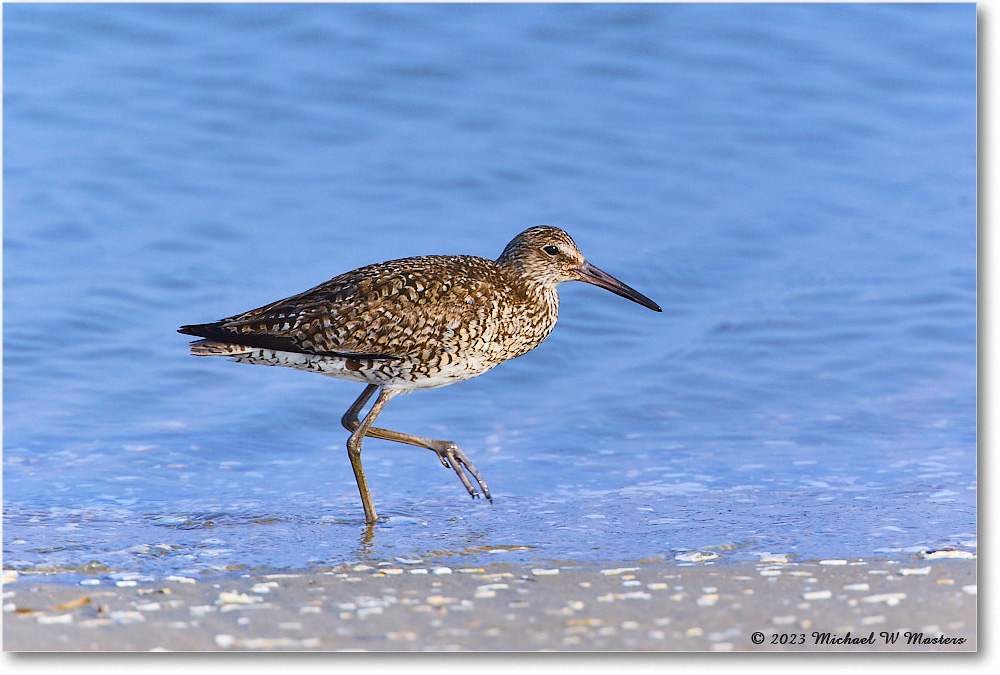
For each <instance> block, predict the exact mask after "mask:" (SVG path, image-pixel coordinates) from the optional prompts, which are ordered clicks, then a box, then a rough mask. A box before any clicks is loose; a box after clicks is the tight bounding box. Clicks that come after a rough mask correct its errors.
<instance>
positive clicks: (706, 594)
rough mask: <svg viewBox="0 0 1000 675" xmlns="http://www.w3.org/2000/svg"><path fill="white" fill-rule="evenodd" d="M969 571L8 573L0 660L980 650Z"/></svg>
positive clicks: (395, 567)
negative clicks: (80, 654)
mask: <svg viewBox="0 0 1000 675" xmlns="http://www.w3.org/2000/svg"><path fill="white" fill-rule="evenodd" d="M976 589H977V581H976V561H975V560H968V559H965V560H961V559H933V560H932V559H917V558H915V559H913V560H903V561H894V562H889V561H871V560H823V561H809V562H795V561H786V560H785V559H784V558H782V557H774V558H770V559H768V558H763V559H762V560H761V561H760V562H757V563H722V562H718V561H713V560H700V561H693V562H676V563H663V562H657V563H645V564H644V563H633V564H625V565H621V566H608V565H605V566H586V565H570V564H565V565H555V564H553V565H539V566H517V565H504V564H493V565H489V566H486V567H460V566H453V567H452V566H432V565H428V564H425V563H423V562H422V561H405V562H399V561H395V562H385V563H380V564H377V565H355V566H352V567H347V568H342V569H332V570H328V571H304V572H299V573H280V574H266V573H261V574H243V575H240V574H234V573H227V574H222V573H219V574H204V575H200V576H199V577H198V578H194V577H184V576H168V577H165V578H161V579H153V578H150V577H144V576H141V575H131V576H129V575H126V576H125V577H124V578H120V579H110V578H108V577H100V576H95V577H93V578H88V579H84V580H83V581H82V582H79V583H73V584H69V583H57V582H54V581H53V580H52V579H51V578H49V577H47V576H45V575H41V574H28V573H20V574H18V573H16V572H12V571H6V572H5V573H4V586H3V593H4V596H3V597H4V599H3V603H4V604H3V611H4V615H3V616H4V631H3V637H4V645H3V646H4V650H5V651H63V650H77V651H149V650H154V651H340V650H351V651H354V650H364V651H508V650H518V651H538V650H554V651H584V650H599V651H605V650H616V651H721V652H727V651H844V652H874V651H898V652H911V651H947V652H969V651H975V650H976V649H977V634H976V629H977V624H976V601H977V597H976Z"/></svg>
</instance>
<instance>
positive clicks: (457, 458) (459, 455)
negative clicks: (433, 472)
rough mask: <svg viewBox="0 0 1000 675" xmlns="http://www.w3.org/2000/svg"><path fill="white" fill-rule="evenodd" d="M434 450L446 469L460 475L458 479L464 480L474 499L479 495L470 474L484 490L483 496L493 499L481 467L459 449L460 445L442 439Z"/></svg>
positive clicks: (463, 482)
mask: <svg viewBox="0 0 1000 675" xmlns="http://www.w3.org/2000/svg"><path fill="white" fill-rule="evenodd" d="M432 450H434V452H436V453H437V456H438V459H439V460H441V464H443V465H444V467H445V468H446V469H454V471H455V473H456V474H457V475H458V479H459V480H460V481H462V485H464V486H465V489H466V490H467V491H468V492H469V496H471V497H472V498H473V499H475V498H476V497H478V496H479V492H478V491H477V490H476V487H475V486H474V485H473V484H472V481H470V480H469V476H472V478H473V479H475V481H476V483H477V484H478V485H479V488H480V489H481V490H482V491H483V496H484V497H486V499H488V500H489V501H491V502H492V501H493V497H491V496H490V489H489V488H488V487H487V486H486V482H485V481H483V477H482V476H481V475H479V469H477V468H476V465H475V464H473V463H472V461H470V460H469V458H468V457H466V456H465V453H464V452H462V451H461V450H460V449H459V447H458V445H456V444H455V443H452V442H451V441H441V445H440V446H439V447H436V448H432ZM466 474H468V475H466Z"/></svg>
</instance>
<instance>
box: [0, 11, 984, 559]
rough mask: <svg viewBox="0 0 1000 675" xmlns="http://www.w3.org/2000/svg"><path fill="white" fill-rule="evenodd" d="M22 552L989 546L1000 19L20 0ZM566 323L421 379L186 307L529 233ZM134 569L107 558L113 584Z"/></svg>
mask: <svg viewBox="0 0 1000 675" xmlns="http://www.w3.org/2000/svg"><path fill="white" fill-rule="evenodd" d="M3 18H4V55H3V56H4V139H3V140H4V143H3V147H4V157H3V159H4V212H3V215H4V223H3V224H4V228H3V245H4V258H3V262H4V265H3V282H4V294H3V297H4V305H3V310H4V312H3V359H4V362H3V366H4V368H3V385H4V389H3V395H4V437H3V442H4V455H3V459H4V485H3V487H4V493H3V498H4V529H3V536H4V563H5V565H8V566H13V567H18V568H32V567H48V566H51V567H54V568H56V569H58V568H62V567H66V568H70V569H78V568H80V567H81V566H85V565H88V564H92V563H96V564H97V565H98V566H105V567H106V568H108V569H111V570H130V571H135V570H138V571H141V572H148V573H165V572H178V571H185V570H187V571H190V570H204V569H208V568H212V567H227V566H247V567H258V566H259V567H265V568H293V567H303V566H310V565H319V566H322V565H336V564H340V563H344V562H350V561H354V560H359V559H361V560H392V559H394V558H402V559H404V560H415V559H423V560H428V561H429V560H434V561H442V562H448V561H452V562H456V561H462V562H465V563H469V564H482V563H487V562H501V561H518V562H525V561H546V560H560V561H580V562H606V561H615V560H635V559H641V558H665V559H668V560H672V559H673V558H674V556H675V555H676V554H678V553H679V552H682V551H686V550H690V549H699V550H712V551H716V552H719V553H721V554H722V555H723V556H728V558H729V559H742V558H748V559H752V558H753V557H754V556H755V555H756V554H758V553H760V552H773V553H785V554H789V555H794V556H801V557H803V558H814V557H822V556H827V557H828V556H837V557H846V556H862V557H880V556H884V557H890V556H894V555H901V554H906V553H908V552H911V551H915V550H917V549H920V548H923V547H939V546H962V547H971V546H975V538H976V511H975V504H976V463H975V461H976V314H975V311H976V267H975V253H976V210H975V199H976V192H975V170H976V145H975V142H976V137H975V133H976V128H975V123H976V107H975V106H976V80H975V67H976V52H975V39H976V34H975V29H976V26H975V20H976V17H975V7H974V5H971V4H969V5H947V6H934V5H931V6H928V5H906V6H899V5H885V6H883V5H854V6H844V5H799V6H796V5H791V6H788V5H782V6H772V5H749V6H732V5H722V6H719V5H704V6H703V5H621V6H616V5H582V6H581V5H568V6H566V5H558V6H549V5H478V6H462V5H457V6H456V5H402V6H397V5H378V6H368V5H331V6H326V5H293V6H285V5H254V6H249V5H238V4H237V5H188V4H184V5H134V6H129V5H100V6H87V5H21V4H14V5H8V6H6V7H4V17H3ZM541 223H547V224H553V225H558V226H561V227H564V228H565V229H567V230H568V231H569V232H570V233H571V234H572V235H573V236H574V237H575V238H576V240H577V243H578V244H579V246H580V248H581V249H582V250H583V252H584V253H585V254H586V255H587V256H588V258H589V259H590V260H591V261H592V262H593V263H594V264H596V265H598V266H599V267H601V268H603V269H606V270H607V271H609V272H611V273H613V274H615V275H616V276H618V277H620V278H622V279H623V280H625V281H626V282H627V283H629V284H631V285H633V286H635V287H636V288H638V289H639V290H640V291H642V292H643V293H645V294H646V295H648V296H650V297H651V298H653V299H654V300H656V301H657V302H658V303H659V304H660V305H661V306H662V307H663V308H664V312H663V313H662V314H655V313H653V312H650V311H648V310H646V309H644V308H642V307H640V306H638V305H636V304H633V303H629V302H627V301H626V300H623V299H621V298H619V297H616V296H614V295H612V294H610V293H607V292H605V291H603V290H600V289H598V288H596V287H593V286H585V285H583V284H567V285H564V286H563V287H562V290H561V295H562V312H561V319H560V324H559V326H558V327H557V329H556V330H555V332H554V333H553V334H552V336H551V337H550V338H549V339H548V341H547V342H546V343H545V344H544V345H542V346H541V347H540V348H538V349H537V350H535V351H534V352H531V353H530V354H528V355H526V356H524V357H522V358H519V359H517V360H515V361H512V362H509V363H506V364H503V365H502V366H500V367H498V368H497V369H495V370H494V371H492V372H490V373H488V374H486V375H485V376H483V377H481V378H478V379H475V380H472V381H469V382H465V383H462V384H458V385H455V386H453V387H447V388H444V389H438V390H434V391H430V392H418V393H416V394H414V395H412V396H407V397H399V398H396V399H394V400H393V401H392V402H391V403H390V405H389V407H388V408H387V410H386V412H385V413H384V415H383V416H382V417H381V418H380V419H379V422H380V424H383V425H384V426H387V427H389V428H392V429H400V430H404V431H409V432H412V433H419V434H423V435H430V436H435V437H439V438H446V439H450V440H454V441H456V442H458V443H459V444H460V445H461V446H462V447H463V448H464V449H465V451H466V452H467V453H468V454H469V455H470V456H471V457H472V458H473V459H474V460H475V461H476V463H477V464H478V466H479V468H480V469H481V470H482V472H483V473H484V475H485V477H486V479H487V481H488V482H489V485H490V487H491V489H492V490H493V493H494V496H495V500H494V502H493V504H489V503H485V502H483V501H481V500H480V501H476V502H473V501H472V500H470V499H469V498H468V496H467V495H466V494H465V493H464V491H463V490H462V487H461V485H460V484H459V483H458V481H457V480H456V478H455V476H454V475H453V474H452V473H451V472H449V471H447V470H445V469H444V468H442V467H441V466H440V464H439V463H438V462H437V460H436V459H435V457H434V456H433V455H432V454H431V453H429V452H427V451H425V450H421V449H417V448H410V447H407V446H400V445H396V444H392V443H386V442H383V441H375V440H369V441H367V442H366V443H365V453H364V458H365V462H366V467H367V471H368V477H369V481H370V483H371V486H372V491H373V493H374V497H375V500H376V504H377V506H378V507H379V510H380V513H381V514H382V515H383V516H386V517H387V520H386V522H384V523H382V524H379V525H378V526H377V527H376V528H375V530H374V532H372V533H370V534H369V533H366V530H365V527H364V524H363V518H362V513H361V508H360V503H359V499H358V495H357V488H356V487H355V484H354V478H353V474H352V472H351V468H350V465H349V463H348V461H347V457H346V451H345V448H344V441H345V439H346V436H347V434H346V432H345V431H344V430H343V429H342V428H341V427H340V424H339V419H340V416H341V414H342V413H343V412H344V410H345V409H346V408H347V406H348V405H349V404H350V403H351V402H352V401H353V400H354V398H355V397H356V396H357V395H358V394H359V393H360V390H361V386H360V385H358V384H354V383H350V382H342V381H336V380H331V379H328V378H322V377H318V376H315V375H310V374H305V373H300V372H295V371H291V370H286V369H279V368H263V367H249V366H244V365H239V364H233V363H229V362H227V361H225V360H222V359H195V358H193V357H191V356H189V355H188V353H187V340H186V338H185V337H184V336H181V335H178V334H177V333H176V332H175V330H176V328H177V327H178V326H180V325H181V324H185V323H200V322H207V321H212V320H215V319H218V318H220V317H223V316H227V315H230V314H233V313H235V312H237V311H242V310H245V309H249V308H251V307H256V306H259V305H262V304H264V303H266V302H269V301H272V300H276V299H278V298H281V297H285V296H287V295H291V294H293V293H296V292H298V291H301V290H304V289H306V288H309V287H311V286H312V285H315V284H316V283H319V282H321V281H323V280H325V279H327V278H329V277H331V276H334V275H335V274H337V273H340V272H343V271H346V270H348V269H351V268H354V267H357V266H360V265H362V264H366V263H370V262H375V261H378V260H385V259H390V258H396V257H402V256H407V255H418V254H427V253H471V254H476V255H481V256H485V257H491V258H492V257H496V256H497V255H498V254H499V253H500V251H501V249H502V248H503V246H504V244H505V243H506V242H507V241H508V240H509V239H510V238H511V237H513V236H514V235H515V234H516V233H517V232H519V231H521V230H522V229H524V228H525V227H527V226H530V225H535V224H541ZM98 568H99V569H102V568H101V567H98Z"/></svg>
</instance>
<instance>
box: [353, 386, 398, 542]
mask: <svg viewBox="0 0 1000 675" xmlns="http://www.w3.org/2000/svg"><path fill="white" fill-rule="evenodd" d="M376 388H377V387H376V386H375V385H374V384H370V385H368V387H367V388H366V389H365V391H364V393H362V394H361V396H359V397H358V400H357V401H355V402H354V405H352V406H351V407H350V409H349V410H348V411H347V412H348V413H350V412H351V411H354V420H355V422H357V411H358V410H359V409H360V408H361V406H363V405H364V404H365V403H366V402H367V401H368V399H369V398H371V395H372V392H373V391H374V390H375V389H376ZM396 393H397V392H396V391H394V390H392V389H384V388H383V389H382V391H380V392H379V395H378V398H377V399H375V403H374V404H373V405H372V409H371V410H369V411H368V414H367V415H365V418H364V419H363V420H362V421H361V422H359V423H357V424H356V428H355V429H354V433H352V434H351V437H350V438H348V439H347V456H348V457H350V459H351V467H352V468H353V469H354V478H355V479H356V480H357V481H358V491H359V492H360V493H361V505H362V506H363V507H364V509H365V522H366V523H368V524H369V525H370V524H372V523H374V522H375V520H376V519H377V518H378V516H377V515H376V514H375V504H374V502H372V495H371V493H370V492H369V491H368V480H367V479H366V478H365V470H364V468H362V466H361V441H362V440H364V438H365V434H368V432H369V431H370V430H371V426H372V423H373V422H374V421H375V418H376V417H378V415H379V413H380V412H382V409H383V408H384V407H385V404H386V403H388V402H389V399H390V398H392V397H393V396H395V395H396ZM344 417H345V418H346V417H347V414H345V415H344Z"/></svg>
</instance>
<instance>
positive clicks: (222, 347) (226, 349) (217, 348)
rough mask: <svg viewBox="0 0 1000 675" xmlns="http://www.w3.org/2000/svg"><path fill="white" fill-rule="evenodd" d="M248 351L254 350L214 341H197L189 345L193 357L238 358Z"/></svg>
mask: <svg viewBox="0 0 1000 675" xmlns="http://www.w3.org/2000/svg"><path fill="white" fill-rule="evenodd" d="M250 351H254V348H253V347H247V346H246V345H234V344H232V343H229V342H216V341H215V340H197V341H195V342H192V343H191V354H192V355H193V356H239V355H240V354H246V353H247V352H250Z"/></svg>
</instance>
